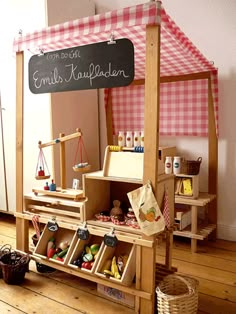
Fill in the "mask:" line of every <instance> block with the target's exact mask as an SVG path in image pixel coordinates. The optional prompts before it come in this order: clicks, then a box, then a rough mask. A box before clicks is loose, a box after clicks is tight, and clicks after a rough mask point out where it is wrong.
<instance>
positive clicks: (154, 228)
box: [127, 183, 165, 236]
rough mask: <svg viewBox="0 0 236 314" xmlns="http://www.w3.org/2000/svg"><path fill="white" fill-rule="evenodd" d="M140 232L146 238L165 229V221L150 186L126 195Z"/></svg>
mask: <svg viewBox="0 0 236 314" xmlns="http://www.w3.org/2000/svg"><path fill="white" fill-rule="evenodd" d="M127 195H128V198H129V201H130V204H131V206H132V209H133V211H134V213H135V217H136V219H137V221H138V224H139V226H140V229H141V231H142V232H143V233H144V234H146V235H147V236H150V235H153V234H156V233H159V232H161V231H163V230H164V229H165V220H164V217H163V215H162V213H161V210H160V208H159V206H158V204H157V201H156V198H155V195H154V194H153V192H152V187H151V184H149V183H148V184H146V185H143V186H142V187H140V188H138V189H136V190H134V191H131V192H129V193H127Z"/></svg>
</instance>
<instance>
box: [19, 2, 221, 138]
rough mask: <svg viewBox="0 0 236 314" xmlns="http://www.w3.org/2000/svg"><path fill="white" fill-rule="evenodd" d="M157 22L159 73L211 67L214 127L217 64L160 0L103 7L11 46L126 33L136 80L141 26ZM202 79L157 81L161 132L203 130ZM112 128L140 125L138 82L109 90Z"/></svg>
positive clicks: (141, 61) (55, 46) (60, 45)
mask: <svg viewBox="0 0 236 314" xmlns="http://www.w3.org/2000/svg"><path fill="white" fill-rule="evenodd" d="M152 24H160V25H161V69H160V71H161V76H172V75H181V74H190V73H199V72H204V71H211V77H212V91H213V99H214V109H215V118H216V126H217V130H218V83H217V69H216V68H215V67H214V66H213V64H212V63H211V62H209V61H208V60H207V59H206V58H205V57H204V56H203V55H202V54H201V53H200V51H199V50H198V49H197V48H196V47H195V46H194V45H193V44H192V42H191V41H190V40H189V39H188V38H187V37H186V36H185V34H184V33H183V32H182V31H181V30H180V29H179V28H178V26H176V24H175V23H174V22H173V21H172V20H171V18H170V17H169V16H168V15H167V14H166V12H165V10H164V9H163V8H162V7H161V2H160V1H152V2H148V3H145V4H141V5H137V6H133V7H129V8H124V9H120V10H115V11H111V12H106V13H103V14H100V15H95V16H90V17H86V18H82V19H78V20H74V21H69V22H67V23H63V24H58V25H55V26H52V27H48V28H45V29H42V30H40V31H35V32H32V33H30V34H26V35H20V36H18V38H16V39H15V40H14V51H15V52H19V51H23V50H30V51H31V52H33V53H34V54H37V53H38V52H39V51H41V50H43V51H44V52H48V51H54V50H59V49H65V48H71V47H75V46H82V45H87V44H92V43H96V42H102V41H108V40H109V38H110V36H111V34H112V33H113V35H114V36H115V38H117V39H118V38H128V39H130V40H131V41H132V42H133V45H134V51H135V79H142V78H144V77H145V53H146V51H145V50H146V25H152ZM207 93H208V92H207V81H206V80H195V81H192V82H179V83H165V84H162V85H161V95H160V97H161V109H160V110H161V112H160V116H161V122H160V132H161V134H165V135H198V136H206V135H207V132H208V130H207V123H208V122H207V119H208V118H207V115H208V112H207V97H208V96H207ZM112 95H113V96H114V97H113V127H114V133H117V132H118V130H124V131H126V130H131V131H132V130H141V129H143V104H144V91H143V88H142V87H133V86H130V87H127V88H122V89H121V88H116V89H112Z"/></svg>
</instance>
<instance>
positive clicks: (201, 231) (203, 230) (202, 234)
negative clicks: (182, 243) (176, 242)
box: [174, 224, 216, 240]
mask: <svg viewBox="0 0 236 314" xmlns="http://www.w3.org/2000/svg"><path fill="white" fill-rule="evenodd" d="M215 229H216V225H213V224H209V225H207V226H204V227H198V230H197V233H196V234H193V233H192V232H191V229H190V228H188V229H187V228H186V229H184V230H181V231H180V230H175V231H174V235H177V236H181V237H185V238H191V239H197V240H204V239H205V238H207V237H208V235H209V234H210V233H211V232H212V231H213V230H215Z"/></svg>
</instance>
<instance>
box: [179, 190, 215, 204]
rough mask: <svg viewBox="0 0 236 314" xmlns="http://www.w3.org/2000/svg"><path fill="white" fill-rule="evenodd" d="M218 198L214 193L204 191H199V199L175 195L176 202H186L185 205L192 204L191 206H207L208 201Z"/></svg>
mask: <svg viewBox="0 0 236 314" xmlns="http://www.w3.org/2000/svg"><path fill="white" fill-rule="evenodd" d="M215 198H216V196H215V195H213V194H208V193H204V192H200V193H199V197H198V198H197V199H191V198H188V197H183V196H178V195H176V196H175V203H176V204H184V205H190V206H192V205H193V206H201V207H202V206H205V205H207V204H208V203H210V202H211V201H212V200H214V199H215Z"/></svg>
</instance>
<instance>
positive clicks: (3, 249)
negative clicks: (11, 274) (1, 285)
mask: <svg viewBox="0 0 236 314" xmlns="http://www.w3.org/2000/svg"><path fill="white" fill-rule="evenodd" d="M10 252H11V245H10V244H4V245H2V246H1V247H0V259H1V258H2V256H3V255H4V254H7V253H10ZM0 278H2V267H0Z"/></svg>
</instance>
